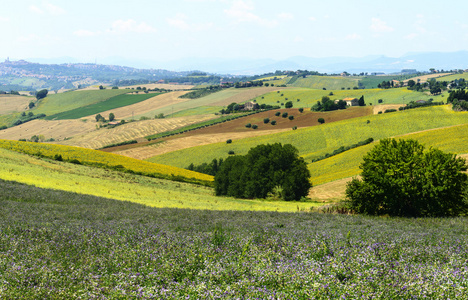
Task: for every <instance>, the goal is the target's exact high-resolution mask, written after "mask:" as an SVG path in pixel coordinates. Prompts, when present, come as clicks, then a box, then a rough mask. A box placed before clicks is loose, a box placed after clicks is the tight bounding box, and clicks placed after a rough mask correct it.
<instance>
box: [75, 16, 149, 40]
mask: <svg viewBox="0 0 468 300" xmlns="http://www.w3.org/2000/svg"><path fill="white" fill-rule="evenodd" d="M156 31H157V30H156V28H154V27H151V26H150V25H148V24H146V23H145V22H140V23H138V22H137V21H135V20H133V19H128V20H116V21H114V22H113V23H112V24H111V26H110V28H109V29H107V30H104V31H102V30H96V31H91V30H86V29H78V30H75V31H74V32H73V34H74V35H76V36H79V37H93V36H99V35H102V34H105V33H108V34H109V33H110V34H125V33H153V32H156Z"/></svg>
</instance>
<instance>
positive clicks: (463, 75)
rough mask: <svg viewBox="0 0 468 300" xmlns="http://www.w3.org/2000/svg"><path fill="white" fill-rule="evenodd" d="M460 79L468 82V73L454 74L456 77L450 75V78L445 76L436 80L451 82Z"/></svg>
mask: <svg viewBox="0 0 468 300" xmlns="http://www.w3.org/2000/svg"><path fill="white" fill-rule="evenodd" d="M460 78H463V79H465V80H468V72H465V73H463V74H454V75H449V76H443V77H439V78H436V80H437V81H449V82H450V81H452V80H455V79H460Z"/></svg>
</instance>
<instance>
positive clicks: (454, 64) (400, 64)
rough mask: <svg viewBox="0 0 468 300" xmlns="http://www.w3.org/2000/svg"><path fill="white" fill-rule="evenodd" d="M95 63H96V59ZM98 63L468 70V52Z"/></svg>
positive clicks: (251, 71) (240, 71)
mask: <svg viewBox="0 0 468 300" xmlns="http://www.w3.org/2000/svg"><path fill="white" fill-rule="evenodd" d="M27 60H28V61H33V62H38V63H48V64H50V63H78V60H76V59H74V58H69V57H62V58H57V59H56V60H53V59H33V58H32V59H27ZM93 63H94V62H93ZM97 63H98V64H106V65H120V66H129V67H135V68H140V69H165V70H171V71H191V70H200V71H204V72H209V73H216V74H233V75H257V74H264V73H269V72H274V71H276V70H310V71H318V72H322V73H341V72H343V71H347V72H348V73H361V72H369V73H371V72H384V73H396V72H400V71H401V70H402V69H416V70H418V71H428V70H429V69H430V68H435V69H437V70H442V69H443V70H453V69H468V51H458V52H423V53H408V54H406V55H403V56H401V57H387V56H375V55H374V56H365V57H359V58H356V57H327V58H311V57H306V56H294V57H290V58H288V59H284V60H274V59H248V58H244V59H242V58H195V57H194V58H184V59H179V60H172V61H157V60H142V59H124V58H118V57H108V58H105V59H100V60H98V61H97Z"/></svg>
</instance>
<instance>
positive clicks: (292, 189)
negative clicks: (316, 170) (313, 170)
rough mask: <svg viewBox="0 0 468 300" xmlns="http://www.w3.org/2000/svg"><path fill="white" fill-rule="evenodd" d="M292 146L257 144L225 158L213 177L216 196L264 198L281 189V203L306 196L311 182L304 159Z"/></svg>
mask: <svg viewBox="0 0 468 300" xmlns="http://www.w3.org/2000/svg"><path fill="white" fill-rule="evenodd" d="M298 153H299V152H298V150H297V149H296V148H295V147H293V146H292V145H289V144H287V145H284V146H283V145H281V144H280V143H275V144H273V145H270V144H268V145H259V146H257V147H254V148H252V149H250V150H249V152H248V153H247V155H243V156H241V155H237V156H231V157H228V158H227V159H226V160H225V161H224V162H223V164H222V166H221V168H220V169H219V171H218V173H217V174H216V176H215V192H216V195H228V196H233V197H238V198H265V197H267V195H268V194H269V193H272V192H273V190H274V189H275V188H278V187H280V189H281V190H282V193H281V194H282V197H283V199H284V200H288V201H289V200H300V199H301V198H302V197H305V196H307V194H308V193H309V189H310V188H311V183H310V181H309V178H310V172H309V170H308V169H307V164H306V163H305V161H304V159H303V158H302V157H300V156H299V154H298Z"/></svg>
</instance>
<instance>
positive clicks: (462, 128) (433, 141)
mask: <svg viewBox="0 0 468 300" xmlns="http://www.w3.org/2000/svg"><path fill="white" fill-rule="evenodd" d="M396 138H403V139H415V140H417V141H419V142H420V143H421V144H423V145H424V146H425V147H426V148H429V147H434V148H437V149H440V150H442V151H445V152H450V153H455V154H465V153H468V124H463V125H459V126H452V127H448V128H441V129H435V130H427V131H423V132H418V133H412V134H407V135H404V136H397V137H396ZM374 145H375V143H373V144H370V145H366V146H363V147H359V148H357V149H352V150H349V151H346V152H344V153H342V154H338V155H336V156H333V157H331V158H328V159H324V160H321V161H318V162H315V163H312V164H309V166H308V167H309V170H310V172H311V175H312V177H311V181H312V182H313V183H315V184H317V185H318V184H322V183H327V182H331V181H334V180H338V179H342V178H347V177H351V176H356V175H358V174H359V173H360V172H361V170H360V169H359V165H360V164H361V162H362V157H363V156H364V155H365V154H366V153H367V152H368V151H369V150H371V149H372V148H373V147H374Z"/></svg>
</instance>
